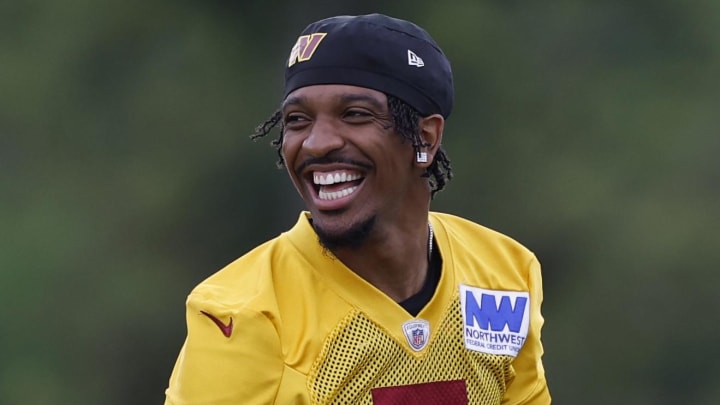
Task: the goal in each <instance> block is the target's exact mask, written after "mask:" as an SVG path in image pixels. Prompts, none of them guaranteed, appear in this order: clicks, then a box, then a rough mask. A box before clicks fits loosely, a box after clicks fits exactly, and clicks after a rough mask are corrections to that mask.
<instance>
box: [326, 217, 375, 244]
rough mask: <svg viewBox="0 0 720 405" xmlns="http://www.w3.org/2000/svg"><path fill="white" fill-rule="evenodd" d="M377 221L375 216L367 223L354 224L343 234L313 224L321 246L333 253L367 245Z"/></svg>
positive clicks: (366, 221) (367, 220)
mask: <svg viewBox="0 0 720 405" xmlns="http://www.w3.org/2000/svg"><path fill="white" fill-rule="evenodd" d="M375 219H376V217H375V215H373V216H371V217H370V218H368V219H366V220H365V221H361V222H358V223H355V224H353V225H352V226H351V227H350V228H349V229H346V230H344V231H342V232H329V231H328V230H327V229H323V227H321V226H318V225H317V224H316V223H314V222H312V225H313V228H314V229H315V233H316V234H317V236H318V239H319V240H320V244H321V245H322V246H323V247H324V248H325V249H327V250H329V251H331V252H332V251H335V250H336V249H342V248H350V249H356V248H359V247H360V246H362V245H363V244H365V242H366V241H367V239H368V237H369V236H370V232H371V231H372V229H373V227H374V226H375Z"/></svg>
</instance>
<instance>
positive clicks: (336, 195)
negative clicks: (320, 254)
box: [282, 85, 424, 249]
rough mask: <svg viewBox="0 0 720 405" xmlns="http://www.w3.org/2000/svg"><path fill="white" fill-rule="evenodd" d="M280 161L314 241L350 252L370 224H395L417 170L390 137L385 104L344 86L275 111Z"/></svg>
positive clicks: (404, 147)
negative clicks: (279, 130) (313, 232)
mask: <svg viewBox="0 0 720 405" xmlns="http://www.w3.org/2000/svg"><path fill="white" fill-rule="evenodd" d="M282 116H283V123H284V125H285V133H284V139H283V146H282V153H283V157H284V160H285V163H286V166H287V170H288V173H289V174H290V177H291V179H292V181H293V183H294V184H295V187H296V188H297V190H298V192H299V193H300V195H301V196H302V198H303V200H304V201H305V204H306V205H307V208H308V209H309V211H310V213H311V214H312V218H313V225H314V227H315V229H316V230H317V232H318V234H319V235H320V237H321V241H322V242H323V243H324V244H325V245H326V246H327V247H330V248H331V249H332V248H333V247H347V246H357V245H361V244H362V243H363V242H364V240H365V239H364V238H365V237H367V236H369V235H370V234H371V232H372V229H373V227H374V224H376V223H378V222H381V223H387V222H393V221H402V220H403V219H402V218H403V217H404V215H407V214H406V213H405V212H404V211H406V210H404V208H405V209H406V208H407V207H408V206H409V204H412V203H413V201H412V200H413V199H415V200H416V201H415V203H417V199H418V198H419V196H418V194H417V193H418V192H417V190H418V189H422V184H423V182H424V180H423V179H422V178H421V174H422V172H423V170H422V169H421V168H418V167H417V166H416V165H415V164H414V151H413V148H412V145H411V143H410V142H403V140H402V137H401V136H400V135H398V134H397V133H395V131H394V128H393V125H392V124H393V121H392V116H391V114H390V111H389V110H388V106H387V97H386V96H385V95H384V94H383V93H381V92H378V91H375V90H371V89H366V88H362V87H355V86H345V85H316V86H308V87H303V88H300V89H297V90H295V91H294V92H292V93H290V94H289V95H288V97H287V98H286V99H285V102H284V103H283V106H282Z"/></svg>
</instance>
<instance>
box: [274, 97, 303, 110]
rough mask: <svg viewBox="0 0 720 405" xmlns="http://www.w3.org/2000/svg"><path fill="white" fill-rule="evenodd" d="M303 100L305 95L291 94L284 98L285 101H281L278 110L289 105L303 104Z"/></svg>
mask: <svg viewBox="0 0 720 405" xmlns="http://www.w3.org/2000/svg"><path fill="white" fill-rule="evenodd" d="M304 101H305V97H302V96H292V97H288V98H286V99H285V101H283V102H282V104H281V105H280V111H283V110H284V109H285V107H287V106H289V105H299V104H303V103H304Z"/></svg>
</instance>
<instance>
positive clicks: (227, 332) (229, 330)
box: [200, 311, 233, 337]
mask: <svg viewBox="0 0 720 405" xmlns="http://www.w3.org/2000/svg"><path fill="white" fill-rule="evenodd" d="M200 313H201V314H203V315H205V316H207V317H208V318H210V320H211V321H213V322H214V323H215V325H217V327H218V328H220V331H221V332H222V334H223V335H225V337H230V335H231V334H232V330H233V319H232V317H231V318H230V322H229V323H228V324H227V325H225V323H223V321H221V320H219V319H218V318H217V317H215V315H213V314H211V313H209V312H205V311H200Z"/></svg>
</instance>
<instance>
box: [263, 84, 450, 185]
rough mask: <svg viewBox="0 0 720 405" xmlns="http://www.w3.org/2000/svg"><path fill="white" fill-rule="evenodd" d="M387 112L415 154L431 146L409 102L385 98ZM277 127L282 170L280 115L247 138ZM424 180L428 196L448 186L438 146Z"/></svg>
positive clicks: (445, 165) (443, 156)
mask: <svg viewBox="0 0 720 405" xmlns="http://www.w3.org/2000/svg"><path fill="white" fill-rule="evenodd" d="M387 100H388V109H389V110H390V114H392V118H393V124H394V125H395V131H396V132H397V133H398V134H400V136H402V138H403V139H405V140H408V141H410V142H412V146H413V148H414V149H415V151H419V150H420V148H421V147H423V146H430V145H429V144H426V143H423V142H422V138H420V128H419V123H420V118H422V117H421V115H420V113H419V112H418V111H417V110H416V109H415V108H413V107H411V106H410V105H409V104H408V103H406V102H404V101H402V100H400V99H399V98H397V97H394V96H391V95H388V96H387ZM278 125H279V129H280V135H279V136H278V137H277V138H276V139H274V140H273V141H272V142H271V145H272V146H274V147H275V149H276V151H277V155H278V161H277V165H278V167H281V168H282V167H284V165H285V160H284V159H283V156H282V143H283V136H284V133H285V128H284V125H283V123H282V113H281V112H280V110H277V111H275V112H274V113H273V115H271V116H270V118H268V119H267V120H266V121H265V122H263V123H261V124H260V125H258V126H257V127H256V128H255V132H253V133H252V135H250V138H251V139H253V140H257V139H258V138H262V137H264V136H265V135H267V134H269V133H270V132H272V130H273V129H274V128H275V127H277V126H278ZM423 177H429V178H430V189H431V196H432V197H434V196H435V194H436V193H437V192H438V191H441V190H442V189H444V188H445V185H447V182H448V181H450V180H451V179H452V177H453V173H452V168H451V167H450V159H449V158H448V156H447V153H446V152H445V150H444V149H443V148H442V146H440V147H439V148H438V150H437V152H435V159H434V160H433V162H432V164H431V165H430V166H429V167H428V168H427V170H426V171H425V173H424V174H423Z"/></svg>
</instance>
